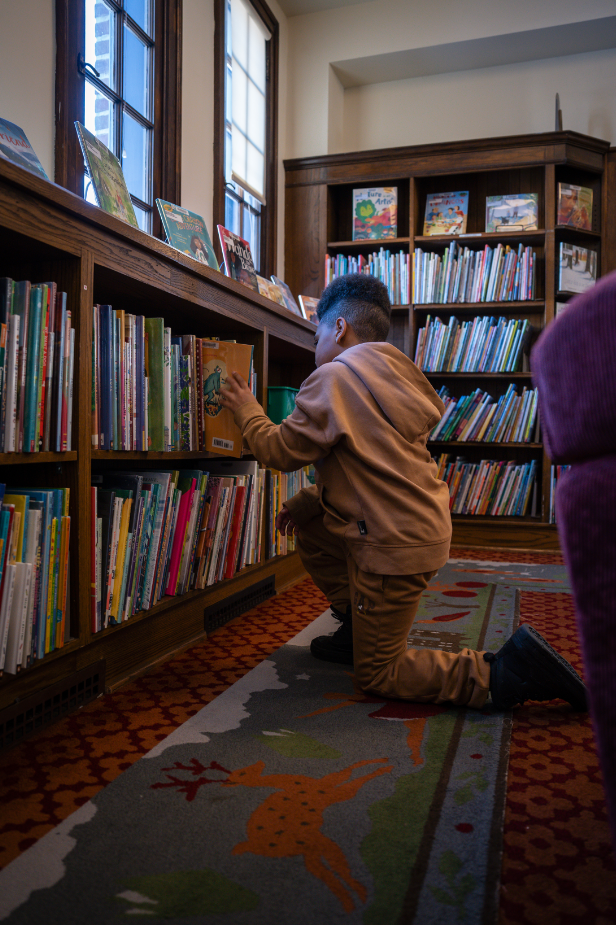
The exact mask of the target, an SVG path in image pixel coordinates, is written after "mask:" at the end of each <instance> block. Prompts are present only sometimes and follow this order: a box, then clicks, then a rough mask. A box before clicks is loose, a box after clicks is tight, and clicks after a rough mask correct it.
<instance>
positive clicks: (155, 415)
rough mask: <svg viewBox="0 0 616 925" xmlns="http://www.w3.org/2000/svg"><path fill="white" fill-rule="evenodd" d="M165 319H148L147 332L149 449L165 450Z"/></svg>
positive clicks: (146, 323) (146, 322)
mask: <svg viewBox="0 0 616 925" xmlns="http://www.w3.org/2000/svg"><path fill="white" fill-rule="evenodd" d="M164 324H165V322H164V319H163V318H146V319H145V324H144V327H145V332H146V334H147V335H148V373H149V408H148V423H149V430H148V449H149V450H159V451H162V450H165V449H166V447H165V440H164V419H163V418H164V398H163V373H164V350H163V338H164V333H163V330H164Z"/></svg>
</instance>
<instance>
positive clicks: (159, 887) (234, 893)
mask: <svg viewBox="0 0 616 925" xmlns="http://www.w3.org/2000/svg"><path fill="white" fill-rule="evenodd" d="M122 885H123V886H125V887H127V889H126V890H125V891H123V892H122V893H118V894H117V895H116V897H115V898H116V900H120V901H121V902H122V903H129V904H130V905H129V906H128V907H127V908H125V909H124V910H123V911H124V914H125V915H131V916H135V915H139V914H141V915H149V916H152V915H154V916H156V917H157V918H162V919H179V918H187V917H188V916H196V915H199V916H201V915H211V914H214V913H226V912H249V911H250V910H251V909H256V908H258V906H259V905H260V903H261V897H260V896H258V895H257V894H256V893H253V891H252V890H249V889H247V888H246V887H245V886H242V885H241V884H240V883H234V881H233V880H229V879H227V877H224V876H223V875H222V874H218V873H216V871H214V870H208V869H205V870H178V871H172V872H171V873H167V874H150V875H148V876H146V877H131V878H130V879H129V880H125V881H124V882H123V884H122Z"/></svg>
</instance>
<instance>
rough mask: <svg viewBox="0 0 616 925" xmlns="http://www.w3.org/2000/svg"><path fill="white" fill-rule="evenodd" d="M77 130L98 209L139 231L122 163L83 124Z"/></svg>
mask: <svg viewBox="0 0 616 925" xmlns="http://www.w3.org/2000/svg"><path fill="white" fill-rule="evenodd" d="M75 128H76V129H77V137H78V138H79V144H80V145H81V150H82V152H83V158H84V161H85V165H86V170H87V173H88V176H89V177H90V179H91V180H92V186H93V188H94V193H95V196H96V201H97V202H98V205H99V207H100V208H101V209H103V210H104V211H105V212H109V214H110V215H115V216H116V218H121V219H122V221H124V222H128V223H129V225H134V226H135V228H138V227H139V223H138V222H137V217H136V215H135V210H134V209H133V203H132V201H131V198H130V193H129V192H128V188H127V186H126V180H125V179H124V173H123V172H122V165H121V164H120V162H119V160H118V159H117V157H116V156H115V154H113V153H112V152H111V151H110V150H109V148H108V147H107V146H106V145H104V144H103V143H102V141H99V140H98V138H97V137H96V135H93V134H92V132H89V131H88V129H87V128H86V127H85V125H82V124H81V122H75Z"/></svg>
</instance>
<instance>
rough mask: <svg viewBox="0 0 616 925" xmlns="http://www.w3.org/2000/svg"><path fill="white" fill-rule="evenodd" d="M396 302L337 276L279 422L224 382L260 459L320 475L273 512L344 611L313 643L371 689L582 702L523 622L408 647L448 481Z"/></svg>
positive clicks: (504, 702) (435, 697) (443, 544)
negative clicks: (399, 327)
mask: <svg viewBox="0 0 616 925" xmlns="http://www.w3.org/2000/svg"><path fill="white" fill-rule="evenodd" d="M390 316H391V305H390V301H389V297H388V294H387V289H386V287H385V286H384V285H383V284H382V283H381V282H380V281H379V280H377V279H376V278H374V277H371V276H364V275H360V274H350V275H348V276H342V277H339V278H338V279H335V280H334V281H333V282H332V283H330V284H329V286H328V287H327V288H326V289H325V291H324V292H323V295H322V296H321V299H320V300H319V304H318V308H317V318H318V326H317V331H316V335H315V347H316V354H315V360H316V367H317V368H316V370H315V371H314V372H313V373H312V374H311V375H310V376H309V377H308V378H307V379H306V380H305V381H304V382H303V383H302V386H301V388H300V390H299V392H298V394H297V396H296V399H295V410H294V411H293V413H292V414H291V415H290V416H289V417H288V418H286V420H284V421H283V422H282V423H281V424H280V425H276V424H274V423H273V422H272V421H271V420H270V419H269V418H268V417H267V415H266V414H265V412H264V411H263V408H262V407H261V405H260V404H259V403H258V402H257V400H256V398H255V397H254V396H253V394H252V392H251V391H250V389H249V388H248V386H247V384H246V383H245V382H244V380H243V379H242V377H241V376H240V375H238V374H237V373H235V372H234V373H232V374H231V375H230V376H229V377H228V379H227V385H226V387H225V388H223V389H221V392H220V396H221V398H220V403H221V404H222V405H223V406H224V407H226V408H229V409H230V410H231V411H233V412H234V416H235V422H236V424H237V425H238V427H239V428H240V430H241V432H242V435H243V438H244V441H245V443H247V444H248V446H249V447H250V451H251V452H252V453H253V455H254V456H255V457H256V459H258V460H259V462H260V463H261V464H262V465H264V466H271V467H273V468H275V469H280V470H282V471H287V472H289V471H293V470H295V469H299V468H301V467H302V466H305V465H308V464H310V463H313V464H314V467H315V470H316V485H312V486H310V487H309V488H303V489H302V490H301V491H300V492H298V494H296V495H295V496H294V497H293V498H290V499H289V500H287V501H286V502H285V505H284V507H283V509H282V511H281V512H280V513H279V514H278V517H277V519H276V526H277V527H278V529H279V530H281V531H282V532H283V533H287V534H291V533H294V534H296V536H297V548H298V551H299V555H300V557H301V560H302V563H303V565H304V567H305V568H306V570H307V572H308V573H309V574H310V576H311V577H312V579H313V580H314V582H315V584H316V585H317V587H318V588H320V590H321V591H322V592H323V593H324V594H325V595H326V597H327V599H328V600H329V601H330V604H331V609H332V613H333V614H334V616H335V617H337V618H338V619H339V620H340V621H341V625H340V627H339V628H338V630H337V631H336V632H335V633H334V634H333V635H332V636H319V637H317V638H316V639H313V641H312V643H311V647H310V648H311V652H312V654H313V655H314V656H315V657H316V658H321V659H326V660H328V661H333V662H341V663H342V664H350V665H353V666H354V670H355V678H356V682H357V684H358V685H359V687H360V688H361V689H362V690H363V691H364V692H366V693H368V694H373V695H377V696H382V697H386V698H392V699H398V700H412V701H418V702H420V703H453V704H457V705H460V706H471V707H477V708H480V707H483V705H484V704H485V703H486V700H487V699H488V696H489V695H490V696H491V699H492V703H493V705H494V706H495V707H496V708H497V709H509V708H511V707H512V706H514V705H515V704H518V703H523V702H524V701H525V700H528V699H530V700H552V699H554V698H557V697H559V698H563V699H564V700H567V701H568V702H569V703H571V705H572V706H573V707H574V708H575V709H579V710H585V709H586V691H585V687H584V684H583V683H582V680H581V679H580V678H579V676H578V675H577V673H576V672H575V671H574V669H573V668H572V667H571V665H570V664H569V663H568V662H567V661H566V660H565V659H564V658H562V656H560V655H559V654H558V653H557V652H555V651H554V649H552V647H551V646H550V645H549V644H548V643H547V642H546V641H545V640H544V639H543V637H542V636H541V635H540V634H539V633H538V632H537V631H536V630H534V629H533V628H532V627H529V626H527V625H524V626H521V627H520V628H519V629H518V630H517V631H516V632H515V633H514V634H513V636H512V637H511V638H510V639H509V640H508V641H507V642H506V643H505V645H504V646H503V647H502V648H501V649H500V650H499V652H497V653H496V654H493V653H489V652H476V651H474V650H472V649H466V648H465V649H462V650H461V652H459V653H453V652H443V651H440V650H437V649H427V648H417V649H414V648H407V637H408V634H409V631H410V628H411V625H412V623H413V620H414V619H415V615H416V613H417V607H418V604H419V599H420V597H421V594H422V592H423V591H424V589H425V588H426V586H427V584H428V582H429V581H430V579H431V578H433V577H434V575H435V574H436V572H437V571H438V569H439V568H441V566H443V565H444V564H445V563H446V561H447V558H448V556H449V546H450V541H451V517H450V513H449V491H448V487H447V485H446V484H445V483H444V482H443V481H442V480H440V479H438V478H437V475H436V473H437V467H436V463H435V462H434V461H433V460H432V458H431V456H430V452H429V451H428V449H427V445H426V444H427V440H428V436H429V434H430V431H431V430H432V429H433V427H434V426H435V425H436V423H437V422H438V421H439V420H440V418H441V416H442V414H443V411H444V405H443V402H442V401H441V399H440V398H439V396H438V395H437V393H436V392H435V391H434V389H433V388H432V386H431V385H430V383H429V382H428V380H427V379H426V377H425V376H424V375H423V373H422V372H421V371H420V370H419V368H418V367H417V366H416V365H415V363H413V361H412V360H411V359H409V357H407V356H406V355H405V354H404V353H402V352H401V351H400V350H398V349H397V348H396V347H394V346H392V345H391V344H388V343H386V340H385V339H386V337H387V334H388V332H389V325H390Z"/></svg>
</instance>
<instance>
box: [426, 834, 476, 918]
mask: <svg viewBox="0 0 616 925" xmlns="http://www.w3.org/2000/svg"><path fill="white" fill-rule="evenodd" d="M439 870H440V872H441V874H442V875H443V877H444V878H445V880H446V881H447V886H448V887H449V892H447V891H446V890H444V889H442V888H441V887H438V886H431V887H430V891H431V892H432V895H433V896H434V898H435V899H437V900H438V901H439V902H440V903H444V904H445V905H447V906H454V907H455V909H456V910H457V913H458V921H459V922H464V921H465V919H466V910H465V908H464V901H465V899H466V897H467V896H469V894H470V893H472V891H473V890H474V888H475V886H476V882H477V881H476V880H475V878H474V877H473V875H472V874H464V876H462V877H460V873H461V871H462V861H461V860H460V858H459V857H458V856H457V854H455V853H454V852H453V851H445V852H444V853H443V854H442V855H441V859H440V862H439Z"/></svg>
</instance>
